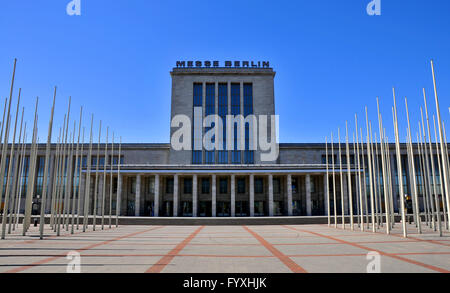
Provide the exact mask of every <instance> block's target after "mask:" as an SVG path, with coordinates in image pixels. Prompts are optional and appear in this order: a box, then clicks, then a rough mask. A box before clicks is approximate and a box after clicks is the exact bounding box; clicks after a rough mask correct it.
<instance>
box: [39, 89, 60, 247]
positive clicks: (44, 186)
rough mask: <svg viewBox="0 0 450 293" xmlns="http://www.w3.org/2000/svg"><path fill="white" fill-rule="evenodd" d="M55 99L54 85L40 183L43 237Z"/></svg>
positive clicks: (40, 227)
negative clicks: (41, 180)
mask: <svg viewBox="0 0 450 293" xmlns="http://www.w3.org/2000/svg"><path fill="white" fill-rule="evenodd" d="M55 101H56V87H55V91H54V93H53V105H52V110H51V114H50V122H49V124H48V136H47V147H46V149H45V163H44V181H43V184H42V200H41V219H40V221H39V238H40V239H43V238H44V226H45V206H46V202H47V187H48V186H47V185H48V169H49V168H48V167H49V165H50V148H51V144H52V129H53V115H54V113H55Z"/></svg>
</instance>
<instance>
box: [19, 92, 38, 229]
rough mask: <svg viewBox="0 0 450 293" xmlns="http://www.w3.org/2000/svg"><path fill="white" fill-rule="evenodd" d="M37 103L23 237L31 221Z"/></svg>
mask: <svg viewBox="0 0 450 293" xmlns="http://www.w3.org/2000/svg"><path fill="white" fill-rule="evenodd" d="M38 102H39V98H36V108H35V111H34V125H33V136H32V143H31V153H30V169H29V170H28V186H27V197H26V199H25V214H24V220H23V223H22V228H23V231H22V235H23V236H25V234H26V232H27V231H28V228H29V226H30V220H31V208H32V202H33V191H34V185H35V176H36V157H37V148H36V140H37V131H38V129H37V121H38V115H37V110H38Z"/></svg>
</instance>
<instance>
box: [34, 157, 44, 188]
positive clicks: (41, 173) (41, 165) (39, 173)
mask: <svg viewBox="0 0 450 293" xmlns="http://www.w3.org/2000/svg"><path fill="white" fill-rule="evenodd" d="M37 162H38V169H37V179H36V194H37V195H42V191H43V190H42V189H43V188H42V185H43V183H44V169H45V157H38V159H37Z"/></svg>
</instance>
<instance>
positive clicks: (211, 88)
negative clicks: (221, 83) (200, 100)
mask: <svg viewBox="0 0 450 293" xmlns="http://www.w3.org/2000/svg"><path fill="white" fill-rule="evenodd" d="M215 87H216V85H215V84H213V83H207V84H206V97H205V116H209V115H213V114H215V113H216V103H215V100H216V94H215V91H216V88H215Z"/></svg>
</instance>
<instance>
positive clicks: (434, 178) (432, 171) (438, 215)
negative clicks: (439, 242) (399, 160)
mask: <svg viewBox="0 0 450 293" xmlns="http://www.w3.org/2000/svg"><path fill="white" fill-rule="evenodd" d="M423 99H424V103H425V117H426V120H427V130H428V146H429V149H430V161H431V173H432V178H433V191H434V210H435V212H436V218H437V226H438V227H437V229H438V232H439V235H442V226H441V215H440V213H439V207H438V200H439V199H438V198H439V194H438V192H437V186H436V185H437V184H436V168H435V166H434V155H433V146H432V140H431V130H430V122H429V117H428V106H427V97H426V95H425V90H423Z"/></svg>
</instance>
